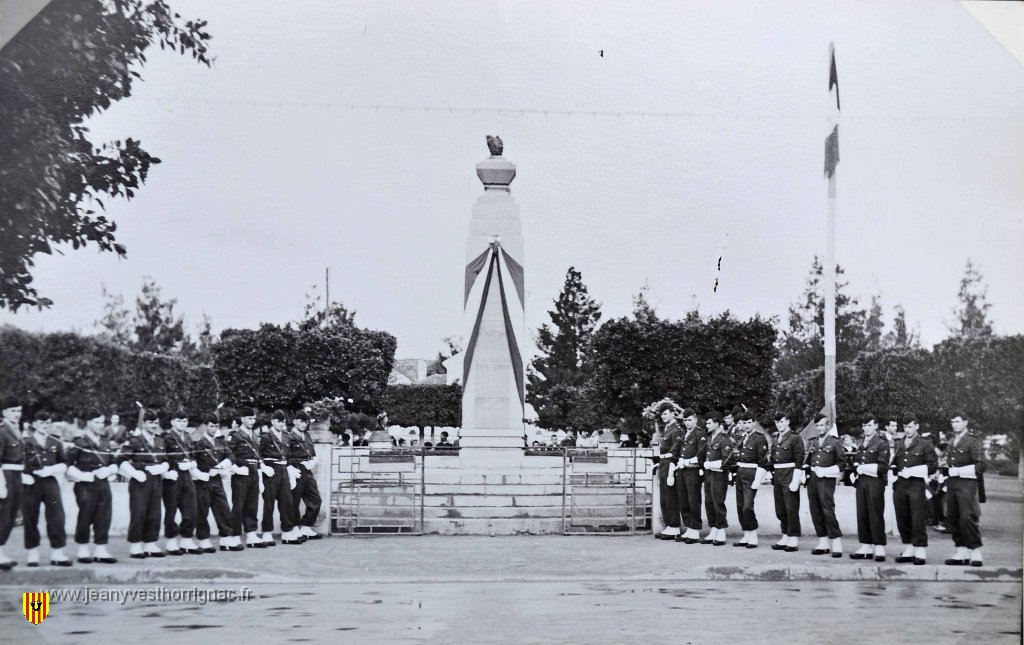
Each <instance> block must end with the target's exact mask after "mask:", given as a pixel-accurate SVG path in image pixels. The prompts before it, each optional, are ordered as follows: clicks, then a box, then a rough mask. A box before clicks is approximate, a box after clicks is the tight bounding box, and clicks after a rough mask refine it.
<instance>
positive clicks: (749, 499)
mask: <svg viewBox="0 0 1024 645" xmlns="http://www.w3.org/2000/svg"><path fill="white" fill-rule="evenodd" d="M658 415H659V418H660V420H661V422H662V423H663V426H662V428H661V429H660V435H661V438H660V442H659V444H658V447H657V448H658V455H657V456H658V458H659V466H658V480H659V493H660V496H661V501H660V506H661V512H662V516H663V519H664V522H665V524H666V527H665V528H664V530H662V531H661V532H660V533H659V534H658V535H657V537H658V538H660V539H667V540H675V541H678V542H684V543H687V544H695V543H701V544H714V545H716V546H722V545H724V544H725V543H726V542H725V529H726V528H727V527H728V522H727V521H726V506H725V495H726V491H727V488H728V486H729V485H730V484H733V485H735V487H736V514H737V516H738V518H739V524H740V528H741V529H742V531H743V536H742V537H741V538H740V539H739V540H738V541H736V542H734V543H733V546H735V547H746V548H749V549H753V548H757V546H758V537H757V531H758V522H757V516H756V514H755V512H754V497H755V495H756V494H757V491H758V488H759V487H760V485H761V484H762V483H763V482H764V481H766V480H767V478H768V477H769V476H770V477H771V481H772V487H773V492H774V500H775V514H776V516H777V517H778V519H779V522H780V524H781V526H782V537H781V538H780V540H779V541H778V543H776V544H774V545H772V547H771V548H772V549H774V550H778V551H784V552H794V551H798V550H799V546H798V544H799V538H800V535H801V528H800V489H801V487H805V488H806V490H807V501H808V504H809V506H810V514H811V521H812V523H813V524H814V531H815V533H816V534H817V536H818V544H817V546H816V547H815V548H814V549H813V550H812V551H811V553H812V554H813V555H831V557H833V558H842V557H843V552H844V551H843V545H842V538H843V534H842V531H841V530H840V528H839V522H838V520H837V518H836V507H835V489H836V482H837V480H839V479H840V478H841V477H842V476H843V474H844V473H846V472H849V475H850V479H851V480H852V481H853V482H854V486H855V487H856V505H857V538H858V540H859V542H860V546H859V548H858V549H857V550H856V551H854V552H853V553H850V557H851V558H853V559H855V560H862V559H874V560H875V561H877V562H884V561H885V559H886V530H885V519H884V512H885V488H886V487H887V486H888V485H889V484H890V483H892V486H893V491H892V499H893V506H894V507H895V513H896V526H897V529H898V531H899V535H900V540H901V541H902V543H903V547H904V548H903V551H902V553H901V554H900V555H899V556H897V557H896V562H900V563H913V564H918V565H922V564H925V562H926V559H927V553H926V549H927V546H928V534H927V530H926V528H925V526H926V522H927V520H928V516H929V510H930V509H929V501H928V500H929V497H930V496H931V492H930V491H929V487H928V480H929V479H930V478H932V477H933V476H935V475H936V474H938V475H939V476H940V477H943V478H944V479H945V485H946V488H947V492H946V522H947V524H946V526H947V527H948V529H949V532H950V534H951V536H952V538H953V544H954V546H955V548H956V551H955V553H954V554H953V556H952V557H951V558H949V559H947V560H946V561H945V562H946V564H948V565H972V566H979V567H980V566H982V564H983V560H982V554H981V547H982V542H981V532H980V528H979V518H980V515H981V511H980V506H979V497H978V477H979V476H980V475H981V473H982V470H983V459H982V454H983V453H982V446H981V441H980V439H979V438H978V437H977V436H976V435H974V434H973V433H972V432H971V431H970V428H969V427H968V426H969V422H968V419H967V417H966V416H965V415H964V414H962V413H956V414H954V415H953V416H952V417H951V418H950V424H951V426H952V429H953V433H954V436H953V438H952V440H950V441H949V443H948V444H947V445H946V446H945V449H944V450H943V451H941V452H942V455H941V456H942V460H943V462H944V463H945V465H944V466H943V467H942V468H941V469H940V467H939V456H940V455H939V452H940V450H938V448H937V445H936V444H935V443H934V442H933V441H932V440H931V439H929V438H927V437H925V436H923V435H922V434H921V424H920V421H919V419H918V418H917V417H916V416H915V415H913V414H908V415H906V416H905V418H904V420H903V430H904V433H903V438H902V439H897V440H895V442H894V449H890V443H889V440H888V439H887V438H886V437H884V436H882V435H881V433H880V432H879V420H878V419H877V418H876V416H875V415H873V414H868V415H866V417H865V418H864V419H863V420H862V424H861V429H862V436H861V438H860V440H859V441H858V442H857V444H856V451H855V452H853V453H852V454H850V455H848V454H847V453H846V451H845V450H844V449H843V445H842V442H841V441H840V440H839V435H838V432H837V430H836V427H835V425H834V424H830V423H829V420H828V418H827V417H826V416H825V415H824V414H818V415H817V416H815V417H814V420H813V423H814V431H815V432H814V433H813V436H811V437H810V438H809V439H808V440H806V441H805V438H804V437H803V436H802V435H801V433H800V432H799V430H798V426H796V425H795V424H796V423H797V419H795V418H794V417H792V416H791V415H789V414H785V413H779V414H776V415H774V417H773V418H774V423H775V426H776V428H777V430H778V434H777V435H776V437H775V439H774V441H771V442H770V441H769V439H768V437H767V436H766V434H765V433H764V432H762V431H760V430H759V429H758V427H757V426H756V424H755V421H754V417H753V415H752V414H751V413H749V412H748V411H747V410H745V409H744V408H739V407H737V408H734V409H733V410H731V411H730V412H729V413H728V414H727V415H724V416H723V415H722V414H721V413H720V412H711V413H710V414H708V415H706V416H705V418H704V420H703V426H704V427H703V428H701V427H700V425H701V424H700V422H699V417H698V415H697V413H696V412H695V411H694V410H692V409H686V410H683V411H682V412H681V413H678V408H677V407H676V406H674V404H672V403H670V402H665V403H663V404H662V405H661V406H660V407H659V408H658ZM680 421H681V423H682V425H681V426H680V423H679V422H680ZM940 471H941V472H940ZM702 493H703V496H704V510H705V512H706V515H707V520H708V525H709V526H710V532H709V533H708V534H707V535H705V536H703V537H702V536H701V535H700V530H701V528H702V525H703V524H702V519H701V495H702Z"/></svg>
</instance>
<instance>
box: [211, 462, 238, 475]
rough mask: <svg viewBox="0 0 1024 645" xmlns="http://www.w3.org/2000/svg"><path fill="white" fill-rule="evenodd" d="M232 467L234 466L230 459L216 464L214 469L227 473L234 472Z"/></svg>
mask: <svg viewBox="0 0 1024 645" xmlns="http://www.w3.org/2000/svg"><path fill="white" fill-rule="evenodd" d="M233 466H234V464H233V463H231V460H230V459H224V460H223V461H221V462H220V463H219V464H217V465H216V466H215V468H217V469H218V470H220V471H221V472H224V473H227V472H231V471H233V470H234V468H233Z"/></svg>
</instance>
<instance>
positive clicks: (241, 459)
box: [228, 428, 260, 466]
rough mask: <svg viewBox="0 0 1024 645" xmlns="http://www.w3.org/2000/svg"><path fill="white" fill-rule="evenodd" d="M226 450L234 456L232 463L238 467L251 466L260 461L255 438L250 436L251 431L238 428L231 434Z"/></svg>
mask: <svg viewBox="0 0 1024 645" xmlns="http://www.w3.org/2000/svg"><path fill="white" fill-rule="evenodd" d="M228 448H229V449H230V450H231V454H232V455H233V456H234V462H235V464H236V465H239V466H246V465H253V464H255V463H257V462H258V461H259V459H260V449H259V443H258V440H257V439H256V437H253V436H251V431H249V430H244V429H242V428H239V429H238V430H236V431H235V432H233V433H232V434H231V438H230V439H228Z"/></svg>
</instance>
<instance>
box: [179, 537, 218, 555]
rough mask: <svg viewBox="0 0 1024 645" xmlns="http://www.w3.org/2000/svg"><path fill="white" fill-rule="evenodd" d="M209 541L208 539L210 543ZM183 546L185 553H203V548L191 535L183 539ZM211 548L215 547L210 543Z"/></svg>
mask: <svg viewBox="0 0 1024 645" xmlns="http://www.w3.org/2000/svg"><path fill="white" fill-rule="evenodd" d="M209 542H210V541H209V540H207V541H206V543H207V544H209ZM181 548H182V549H183V550H184V551H185V553H188V554H189V555H202V553H203V550H202V549H201V548H199V546H198V545H197V544H196V543H195V542H193V541H192V538H190V537H187V538H184V539H182V541H181ZM210 548H211V549H212V548H213V545H212V544H210Z"/></svg>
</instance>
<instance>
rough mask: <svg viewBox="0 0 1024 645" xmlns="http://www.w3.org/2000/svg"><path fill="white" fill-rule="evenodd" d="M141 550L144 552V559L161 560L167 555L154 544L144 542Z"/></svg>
mask: <svg viewBox="0 0 1024 645" xmlns="http://www.w3.org/2000/svg"><path fill="white" fill-rule="evenodd" d="M169 543H170V540H168V544H169ZM142 550H143V551H145V552H146V557H148V558H162V557H164V556H165V555H167V553H165V552H164V550H163V549H161V548H160V545H159V544H157V543H156V542H146V544H145V545H144V546H143V547H142Z"/></svg>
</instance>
